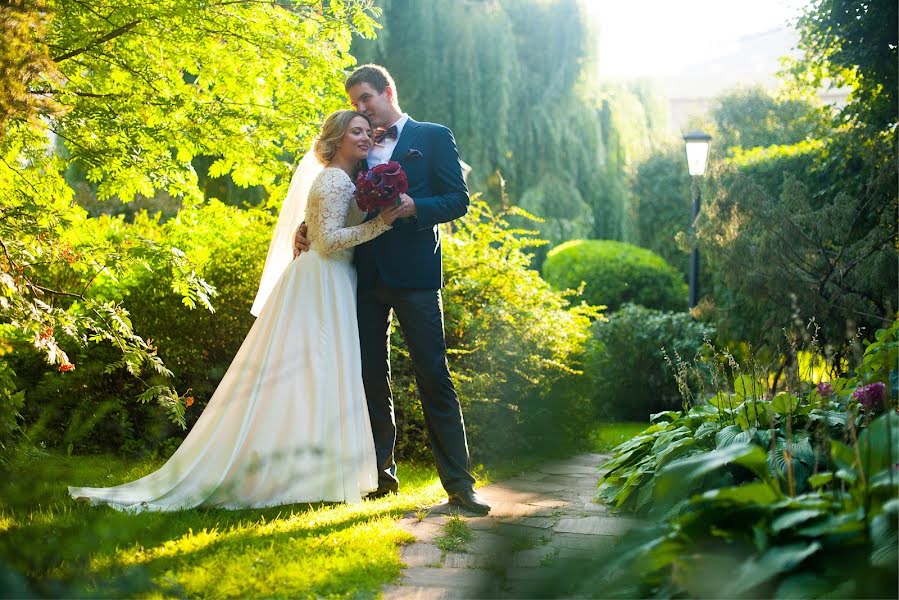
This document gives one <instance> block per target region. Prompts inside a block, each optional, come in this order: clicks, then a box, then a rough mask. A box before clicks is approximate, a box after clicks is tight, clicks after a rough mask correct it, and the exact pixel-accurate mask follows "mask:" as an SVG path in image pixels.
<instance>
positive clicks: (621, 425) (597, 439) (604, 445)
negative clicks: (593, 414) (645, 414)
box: [590, 421, 649, 452]
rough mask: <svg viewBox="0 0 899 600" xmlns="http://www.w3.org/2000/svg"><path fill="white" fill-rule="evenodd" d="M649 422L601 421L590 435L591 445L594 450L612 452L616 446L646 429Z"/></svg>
mask: <svg viewBox="0 0 899 600" xmlns="http://www.w3.org/2000/svg"><path fill="white" fill-rule="evenodd" d="M647 427H649V423H648V422H646V423H635V422H631V421H621V422H611V421H609V422H605V423H599V424H598V425H597V426H596V429H594V430H593V435H591V436H590V447H591V449H592V450H593V451H594V452H611V451H612V449H613V448H615V446H617V445H618V444H621V443H622V442H626V441H627V440H629V439H631V438H632V437H634V436H635V435H637V434H638V433H640V432H641V431H643V430H644V429H646V428H647Z"/></svg>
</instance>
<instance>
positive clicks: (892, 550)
mask: <svg viewBox="0 0 899 600" xmlns="http://www.w3.org/2000/svg"><path fill="white" fill-rule="evenodd" d="M883 508H884V510H883V512H882V513H880V514H879V515H877V516H876V517H874V518H873V519H872V520H871V548H872V549H871V564H872V565H874V566H877V567H883V568H888V569H889V568H895V567H896V562H897V560H899V550H897V549H899V499H896V498H894V499H892V500H890V501H889V502H887V503H886V504H885V505H884V507H883Z"/></svg>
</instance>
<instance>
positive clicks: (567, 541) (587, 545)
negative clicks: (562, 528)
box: [549, 533, 614, 552]
mask: <svg viewBox="0 0 899 600" xmlns="http://www.w3.org/2000/svg"><path fill="white" fill-rule="evenodd" d="M610 542H614V538H606V536H599V535H585V534H581V533H557V534H556V535H554V536H552V539H551V540H550V541H549V545H550V546H554V547H556V548H568V549H570V550H579V551H581V552H583V551H585V550H586V551H593V550H596V549H597V548H600V547H604V546H606V545H608V544H609V543H610Z"/></svg>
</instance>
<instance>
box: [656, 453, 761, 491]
mask: <svg viewBox="0 0 899 600" xmlns="http://www.w3.org/2000/svg"><path fill="white" fill-rule="evenodd" d="M765 460H766V455H765V452H764V451H763V450H762V449H761V448H759V447H758V446H754V445H752V444H733V445H731V446H728V447H726V448H718V449H716V450H712V451H710V452H703V453H701V454H697V455H694V456H689V457H686V458H682V459H679V460H676V461H674V462H672V463H670V464H669V465H668V466H666V467H665V468H664V469H662V471H661V472H660V473H659V474H658V481H657V483H656V495H657V497H659V498H663V499H670V496H671V495H672V494H673V493H674V492H676V491H678V490H679V491H680V492H681V493H682V494H683V493H687V492H689V491H690V489H691V488H692V487H693V485H694V484H695V483H696V482H697V481H698V480H699V479H700V478H702V477H703V476H704V475H707V474H709V473H712V472H714V471H717V470H719V469H722V468H724V467H726V466H728V465H731V464H736V465H741V466H742V467H745V468H747V469H749V470H750V471H752V472H753V473H755V475H756V476H757V477H759V478H761V479H765V480H767V479H768V477H769V474H768V469H767V466H766V463H765Z"/></svg>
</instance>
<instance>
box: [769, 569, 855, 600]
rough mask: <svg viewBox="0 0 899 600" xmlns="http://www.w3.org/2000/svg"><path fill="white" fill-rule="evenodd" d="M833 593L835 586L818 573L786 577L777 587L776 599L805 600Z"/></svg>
mask: <svg viewBox="0 0 899 600" xmlns="http://www.w3.org/2000/svg"><path fill="white" fill-rule="evenodd" d="M832 592H833V584H831V583H830V582H829V581H827V580H826V579H823V578H822V577H820V576H819V574H818V573H798V574H797V575H791V576H790V577H786V578H785V579H783V580H782V581H781V582H780V585H778V586H777V591H776V592H774V597H775V598H783V599H784V600H800V599H802V600H804V599H806V598H824V597H828V596H830V594H831V593H832ZM830 597H834V598H836V597H841V598H845V597H851V595H849V596H830Z"/></svg>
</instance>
